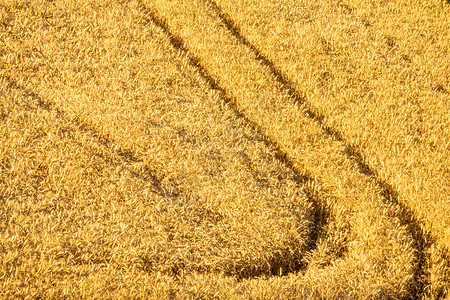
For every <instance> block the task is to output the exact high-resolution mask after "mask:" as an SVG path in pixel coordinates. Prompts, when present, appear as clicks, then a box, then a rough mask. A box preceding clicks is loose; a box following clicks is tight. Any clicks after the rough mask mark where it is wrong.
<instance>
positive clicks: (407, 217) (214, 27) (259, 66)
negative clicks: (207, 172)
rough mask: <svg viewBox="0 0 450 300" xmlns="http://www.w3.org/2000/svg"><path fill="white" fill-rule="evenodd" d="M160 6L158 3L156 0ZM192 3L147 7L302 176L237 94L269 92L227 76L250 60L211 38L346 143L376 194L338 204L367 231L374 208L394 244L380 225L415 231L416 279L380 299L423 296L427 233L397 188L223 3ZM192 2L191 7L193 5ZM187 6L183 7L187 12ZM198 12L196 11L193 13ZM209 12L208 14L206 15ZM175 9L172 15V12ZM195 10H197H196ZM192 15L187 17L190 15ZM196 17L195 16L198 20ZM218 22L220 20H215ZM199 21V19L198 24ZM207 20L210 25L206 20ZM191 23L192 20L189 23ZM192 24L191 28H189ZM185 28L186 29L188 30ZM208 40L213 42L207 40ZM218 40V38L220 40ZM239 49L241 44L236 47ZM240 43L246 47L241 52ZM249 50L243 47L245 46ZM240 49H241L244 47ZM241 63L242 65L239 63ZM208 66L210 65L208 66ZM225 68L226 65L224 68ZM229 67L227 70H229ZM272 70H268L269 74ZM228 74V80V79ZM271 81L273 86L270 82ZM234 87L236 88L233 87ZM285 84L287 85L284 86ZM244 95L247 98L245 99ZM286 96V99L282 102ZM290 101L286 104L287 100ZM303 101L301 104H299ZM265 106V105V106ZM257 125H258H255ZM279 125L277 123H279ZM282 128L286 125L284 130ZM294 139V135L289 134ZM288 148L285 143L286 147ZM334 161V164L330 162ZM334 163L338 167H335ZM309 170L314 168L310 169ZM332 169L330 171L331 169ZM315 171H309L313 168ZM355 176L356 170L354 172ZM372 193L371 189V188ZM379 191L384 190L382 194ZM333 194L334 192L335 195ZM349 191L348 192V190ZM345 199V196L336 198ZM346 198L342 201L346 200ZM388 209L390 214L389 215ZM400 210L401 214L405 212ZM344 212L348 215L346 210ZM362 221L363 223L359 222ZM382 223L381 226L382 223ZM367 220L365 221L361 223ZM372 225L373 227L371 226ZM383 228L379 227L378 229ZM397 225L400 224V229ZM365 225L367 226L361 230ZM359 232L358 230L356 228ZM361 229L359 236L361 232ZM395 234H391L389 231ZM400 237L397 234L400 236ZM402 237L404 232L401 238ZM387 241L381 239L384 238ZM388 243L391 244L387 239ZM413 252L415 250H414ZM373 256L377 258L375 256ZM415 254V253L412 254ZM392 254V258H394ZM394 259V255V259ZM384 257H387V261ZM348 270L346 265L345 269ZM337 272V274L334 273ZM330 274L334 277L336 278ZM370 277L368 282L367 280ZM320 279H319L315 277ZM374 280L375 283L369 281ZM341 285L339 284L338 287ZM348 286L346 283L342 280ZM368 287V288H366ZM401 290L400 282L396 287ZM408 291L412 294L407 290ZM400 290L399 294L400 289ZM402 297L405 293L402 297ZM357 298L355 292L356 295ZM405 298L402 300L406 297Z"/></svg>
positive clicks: (411, 235)
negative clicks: (244, 32) (330, 123)
mask: <svg viewBox="0 0 450 300" xmlns="http://www.w3.org/2000/svg"><path fill="white" fill-rule="evenodd" d="M156 2H157V1H156ZM185 2H186V3H183V5H180V4H178V6H179V7H180V8H178V7H174V6H172V4H171V3H169V4H168V3H167V2H166V4H164V5H162V4H159V3H155V4H151V3H150V4H148V3H146V4H147V6H150V8H151V9H152V11H153V17H152V19H153V20H155V23H157V24H159V25H160V26H162V27H163V28H164V31H165V32H166V33H168V34H169V35H170V36H171V40H172V43H173V45H174V46H175V47H177V48H185V49H188V50H189V52H190V53H193V55H194V58H193V59H191V61H192V62H193V63H194V64H196V65H197V66H198V67H199V68H200V69H201V72H202V73H203V74H205V73H206V75H205V77H207V78H214V79H212V80H211V79H210V82H211V85H213V86H216V87H222V88H220V89H221V90H222V91H223V93H224V95H227V96H228V95H229V96H228V97H229V98H231V99H233V100H232V102H233V103H235V107H236V109H237V111H238V113H239V114H240V115H245V118H246V120H247V122H249V123H250V124H253V126H254V127H256V128H259V131H260V132H262V133H263V134H264V135H265V136H266V138H267V140H269V141H271V143H273V144H275V145H277V147H278V148H281V149H283V148H284V149H286V148H287V149H286V150H284V149H283V150H284V152H285V153H287V156H288V157H290V160H292V161H293V165H294V168H295V169H296V170H297V171H300V170H301V171H302V173H304V170H302V169H303V168H299V166H298V164H297V165H296V162H297V161H301V160H302V158H301V157H299V156H298V155H296V154H295V151H294V153H292V150H288V149H289V147H286V146H287V145H286V144H288V142H286V141H282V140H281V141H280V140H279V138H278V137H277V136H276V135H273V133H270V128H268V127H270V125H267V126H266V124H270V123H268V122H266V123H264V125H263V124H261V120H258V117H256V116H255V112H254V110H256V108H255V106H252V105H251V104H249V103H246V102H245V101H247V100H245V97H244V96H241V95H240V94H239V91H238V90H236V89H238V88H239V87H240V88H242V87H243V88H246V89H248V90H255V89H256V90H261V89H264V88H263V87H262V86H261V85H258V84H256V85H252V84H251V83H248V84H242V85H240V83H233V82H231V83H230V82H229V81H230V77H229V76H228V75H227V74H226V72H229V70H231V69H230V68H232V67H231V66H227V65H226V64H227V63H228V64H230V65H232V66H233V63H231V62H232V61H233V60H234V59H237V60H240V61H239V62H238V63H241V65H242V64H244V58H241V57H228V58H227V57H226V56H227V55H229V53H230V52H229V50H228V52H227V53H223V54H221V53H220V50H219V51H218V49H217V46H216V45H214V42H212V41H211V39H212V38H211V37H214V38H216V37H218V36H220V37H222V38H227V39H228V40H227V41H228V44H230V45H232V46H231V48H233V47H234V49H233V50H234V51H235V52H237V51H242V52H243V53H244V54H242V56H243V57H245V60H247V61H251V60H254V61H259V63H253V64H252V66H251V67H249V68H250V69H247V70H246V69H245V68H243V69H244V71H243V72H244V73H241V74H239V75H238V76H241V77H246V78H250V81H253V82H258V80H261V79H260V78H258V76H256V78H255V79H253V80H252V79H251V78H252V76H253V75H254V73H252V72H251V71H248V70H257V71H255V72H260V73H269V74H270V76H266V77H265V79H266V80H267V81H272V82H275V83H274V86H277V87H278V90H277V92H276V93H279V95H281V96H278V97H279V98H278V99H273V100H272V101H273V102H277V104H278V103H280V106H281V105H285V103H286V102H288V101H291V102H294V103H296V104H297V105H298V106H303V107H302V108H303V112H304V113H305V115H306V117H307V118H308V119H309V120H311V121H310V122H309V124H310V126H311V127H313V126H314V127H320V129H319V132H322V133H323V135H324V136H326V137H325V139H326V140H332V143H334V144H335V145H336V144H338V145H341V147H342V146H343V148H344V151H342V153H343V155H345V158H344V157H341V158H340V159H344V160H346V161H347V162H350V165H353V166H352V167H350V169H351V170H352V171H351V172H352V173H351V174H352V176H353V179H350V180H351V181H352V183H356V184H355V186H358V184H359V185H361V183H360V182H355V181H354V180H355V178H358V180H360V181H362V182H364V183H363V186H364V185H365V186H366V187H367V186H369V187H370V186H372V189H373V190H372V191H373V193H374V194H373V195H367V197H362V194H360V193H361V192H362V191H360V192H359V193H356V194H353V195H352V196H353V197H354V198H356V199H358V200H359V201H357V202H356V203H353V205H355V204H356V205H358V206H356V207H354V206H353V207H352V206H351V205H350V206H348V204H347V203H345V200H344V202H342V201H343V200H338V201H340V203H345V204H344V207H347V208H348V209H350V211H351V210H352V209H351V208H350V207H352V208H353V209H355V210H356V211H355V215H354V216H353V217H355V218H356V219H352V222H353V223H354V222H355V221H356V223H354V224H356V227H359V230H362V231H363V227H364V222H365V221H364V220H363V219H364V218H365V217H367V216H365V215H364V214H365V213H364V211H366V210H370V211H371V213H372V215H373V217H374V218H375V219H377V220H375V223H369V224H366V225H369V227H370V226H374V230H373V231H372V233H373V234H375V236H376V235H377V234H381V235H384V234H387V236H388V240H390V239H391V238H392V239H393V240H395V237H394V236H393V235H392V233H389V232H384V233H381V232H378V230H380V229H381V228H378V229H375V228H377V226H381V227H385V225H386V226H387V225H388V224H384V222H388V223H389V222H392V225H391V226H393V227H392V230H393V231H394V232H395V231H397V230H398V231H399V233H400V232H402V231H403V230H402V229H401V227H399V225H400V224H401V225H408V226H411V224H413V225H412V227H413V229H411V227H409V231H403V234H404V237H403V238H401V239H400V240H397V242H398V243H399V245H402V246H400V248H399V249H401V248H402V247H404V248H403V250H401V251H404V253H405V255H406V257H409V258H406V261H408V260H409V264H410V265H409V268H410V271H411V272H412V274H414V275H412V277H411V278H409V279H408V280H406V281H402V279H401V278H397V279H395V280H400V282H403V283H399V284H400V286H402V285H405V286H403V287H402V288H400V286H397V287H396V288H394V289H392V288H388V291H384V292H381V294H378V293H379V292H378V293H377V292H375V293H376V294H377V295H378V296H381V295H383V294H384V293H386V292H387V293H388V294H389V295H391V296H393V297H395V296H394V295H397V296H399V295H403V296H406V295H408V294H409V295H418V294H420V292H421V287H420V286H419V282H420V279H419V278H418V277H419V276H421V274H422V269H421V265H422V264H423V258H421V257H420V256H419V262H418V264H416V262H414V261H415V259H413V258H412V257H411V255H412V253H413V252H414V251H413V250H412V249H411V248H410V250H407V249H408V247H410V243H411V242H412V241H415V244H416V245H415V247H416V248H418V250H419V252H420V253H421V250H422V249H421V248H422V247H423V244H424V240H425V238H424V235H423V233H422V232H421V231H420V227H419V226H418V225H417V221H416V220H415V219H414V217H413V215H412V214H411V213H409V214H408V211H407V210H406V208H405V207H399V203H397V200H396V194H395V192H394V190H393V189H392V188H391V187H389V186H388V185H387V184H385V183H382V182H380V181H377V180H376V179H374V178H373V177H374V175H375V174H374V171H373V170H371V169H370V168H369V166H367V165H366V164H365V163H364V162H363V160H362V159H361V155H360V154H359V153H358V152H356V151H355V150H354V148H352V147H350V146H348V145H347V144H346V143H345V140H344V139H343V138H342V135H341V134H339V133H338V132H336V131H335V130H333V129H332V128H327V127H325V126H324V125H323V122H322V120H323V117H322V116H320V115H319V114H318V113H316V112H314V110H313V109H312V108H309V107H307V106H306V107H304V106H305V101H304V100H303V99H301V98H300V97H299V96H297V95H299V93H298V92H297V91H295V90H294V89H293V88H291V86H292V85H291V84H290V82H289V81H288V80H287V79H285V77H284V76H283V75H282V74H281V73H280V72H279V71H278V70H276V69H275V67H274V66H273V63H271V62H270V61H269V60H268V59H267V58H265V57H264V56H263V55H261V54H260V53H259V52H258V51H257V50H256V48H255V47H253V46H251V45H250V44H249V43H248V42H247V41H246V40H245V38H244V37H242V36H241V35H240V34H239V29H237V28H236V26H235V25H234V24H233V23H232V21H231V20H230V19H229V18H228V17H227V16H225V15H224V14H223V13H222V12H221V11H218V7H217V5H215V4H214V3H213V2H211V1H207V2H208V3H209V5H199V4H198V3H193V2H192V1H185ZM188 2H189V3H188ZM181 7H182V8H181ZM192 7H195V8H192ZM191 8H192V9H191ZM183 9H184V11H186V10H188V9H189V10H190V11H189V12H184V11H183ZM202 10H203V11H202ZM169 11H170V14H169V13H168V12H169ZM194 11H195V12H194ZM184 14H186V15H184ZM192 16H194V17H192ZM214 18H215V19H214ZM195 19H198V20H195ZM181 20H183V21H184V22H183V25H182V26H181V25H180V21H181ZM206 20H207V21H206ZM186 21H187V22H186ZM186 23H187V24H186ZM220 25H223V28H226V32H225V30H222V28H221V27H220ZM183 26H184V28H183ZM186 28H189V29H190V30H187V29H186ZM206 37H207V38H206ZM216 42H217V40H216ZM235 45H238V46H235ZM239 45H240V46H241V48H239ZM242 46H243V47H242ZM238 48H239V49H238ZM245 48H247V49H249V51H247V53H245ZM213 49H214V50H213ZM213 57H214V59H216V61H212V59H213ZM234 65H236V64H234ZM204 66H206V67H204ZM219 66H221V67H219ZM219 68H222V70H219ZM206 69H208V70H209V72H206V71H205V70H206ZM223 69H224V70H223ZM237 70H239V68H237ZM267 70H268V71H267ZM211 71H212V73H213V74H212V75H211ZM227 76H228V77H227ZM269 77H271V78H272V79H270V78H269ZM266 83H267V82H266ZM233 84H234V85H233ZM280 86H281V87H280ZM283 94H287V95H289V97H287V98H286V97H283V96H282V95H283ZM243 97H244V98H243ZM280 98H281V99H280ZM283 100H284V101H286V102H283ZM299 102H300V103H299ZM260 106H262V105H261V104H260ZM286 111H288V109H286ZM266 112H267V113H268V114H270V112H268V111H266ZM272 120H273V121H272V123H276V122H277V118H276V116H275V117H274V118H272ZM265 121H269V122H270V120H269V118H267V119H265ZM311 123H312V124H314V125H312V124H311ZM254 124H256V125H254ZM275 125H276V124H275ZM278 127H280V126H278ZM288 136H289V135H288ZM283 144H284V145H283ZM311 146H317V145H315V144H312V145H311ZM320 152H322V153H321V154H323V153H326V152H327V150H326V149H323V150H319V152H316V153H320ZM325 159H327V160H328V163H330V165H331V166H332V167H334V168H335V167H337V165H336V161H333V160H334V158H332V157H330V156H328V157H327V156H325ZM330 159H331V161H330ZM333 165H334V166H333ZM307 169H308V168H307ZM327 169H328V170H329V168H327ZM350 169H348V167H347V169H346V171H349V170H350ZM308 171H309V170H308ZM329 171H330V172H331V174H335V175H334V176H336V173H335V172H334V171H333V170H329ZM349 172H350V171H349ZM355 173H359V175H355ZM314 175H315V177H316V176H318V177H319V178H320V179H321V181H325V182H327V181H328V180H329V178H324V177H323V176H320V175H318V174H317V175H316V174H314ZM338 181H339V180H338ZM330 186H331V187H332V186H333V184H331V185H330ZM369 189H370V188H369ZM330 190H331V191H332V188H330ZM377 191H378V192H377ZM332 192H333V191H332ZM347 192H348V191H347ZM352 193H354V191H351V192H350V195H351V194H352ZM336 195H339V192H338V193H337V194H336ZM341 199H342V198H341ZM367 199H371V201H374V202H373V203H372V204H371V205H375V206H374V207H372V208H370V206H369V207H367V206H366V205H365V203H364V202H365V200H367ZM383 210H384V213H383ZM399 210H400V211H399ZM380 211H381V212H382V213H381V216H382V217H377V215H378V213H379V212H380ZM341 213H342V211H341ZM358 220H359V221H358ZM380 221H381V222H380ZM359 222H361V223H359ZM371 224H372V225H371ZM376 224H379V225H376ZM396 224H397V225H396ZM361 226H363V227H361ZM354 229H355V226H354ZM355 231H356V232H355ZM388 231H389V230H388ZM353 234H356V235H358V230H354V231H353ZM394 235H395V234H394ZM400 235H401V234H400ZM379 237H380V238H381V236H379ZM367 238H368V237H365V236H359V237H357V238H356V240H355V242H356V241H358V240H360V242H362V243H368V245H370V246H369V247H368V248H366V249H365V250H364V251H368V252H369V253H367V254H366V255H368V257H371V255H375V256H376V255H377V253H375V252H373V251H369V249H370V247H375V248H376V247H380V246H378V245H377V244H376V243H375V244H371V243H373V241H372V242H371V241H370V240H371V239H372V238H370V239H369V240H365V239H367ZM386 241H387V240H386ZM408 251H409V252H408ZM370 253H371V254H370ZM406 253H409V254H406ZM391 255H392V256H394V257H395V255H396V254H394V253H392V254H391ZM388 256H389V255H388ZM391 258H392V257H391ZM374 259H375V261H377V259H378V258H375V257H374ZM381 259H383V258H381ZM355 265H358V262H356V263H355ZM341 266H342V265H341ZM390 271H392V272H394V273H395V270H390ZM337 272H339V270H337ZM331 274H333V272H332V273H331ZM331 274H328V275H331ZM332 276H338V275H336V274H333V275H332ZM366 279H367V278H366ZM311 280H313V281H314V279H311ZM336 280H337V281H339V279H338V278H337V277H336ZM369 281H370V279H369ZM338 284H339V283H338ZM341 284H342V282H341ZM363 285H364V284H363ZM394 286H395V283H394ZM405 288H406V290H405ZM396 289H398V290H396ZM400 290H403V293H405V292H406V294H402V292H400ZM396 293H399V294H396ZM350 294H351V292H350ZM403 296H402V297H403Z"/></svg>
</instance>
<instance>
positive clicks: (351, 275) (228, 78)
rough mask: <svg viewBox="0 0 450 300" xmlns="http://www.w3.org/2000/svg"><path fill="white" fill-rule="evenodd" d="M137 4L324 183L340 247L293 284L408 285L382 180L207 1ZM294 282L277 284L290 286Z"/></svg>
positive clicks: (399, 230)
mask: <svg viewBox="0 0 450 300" xmlns="http://www.w3.org/2000/svg"><path fill="white" fill-rule="evenodd" d="M145 4H146V5H147V6H148V7H149V9H150V11H153V13H154V15H155V16H154V19H156V20H157V23H160V24H162V26H163V27H166V31H167V32H168V33H170V34H172V35H173V37H172V40H173V41H180V42H179V43H175V44H180V43H181V42H182V43H183V45H182V46H183V47H185V48H187V49H188V50H189V51H190V52H191V53H192V54H191V55H192V61H193V62H195V61H198V62H199V64H200V66H201V68H202V69H203V70H206V71H207V72H208V73H209V77H211V78H212V79H213V80H215V82H216V84H217V85H218V86H220V87H221V88H222V89H223V90H224V91H225V92H226V94H227V96H228V97H229V98H230V99H232V101H234V103H235V105H236V108H237V109H238V110H239V112H240V113H241V114H243V115H245V116H246V118H247V119H248V120H249V121H250V122H251V123H252V124H253V126H255V127H256V128H259V130H260V131H261V132H262V133H263V134H264V135H265V136H266V137H267V138H268V139H269V140H270V141H272V142H273V143H274V144H276V145H278V147H279V148H280V149H281V150H282V151H283V152H284V153H286V155H287V156H288V157H289V159H290V160H291V161H292V163H293V166H294V167H295V169H296V170H297V171H298V172H303V173H305V174H306V173H307V174H309V175H310V176H311V177H313V178H316V179H317V181H318V182H321V183H322V184H323V185H324V187H325V189H326V190H327V191H328V193H329V198H328V202H327V204H328V205H329V206H330V207H332V212H333V216H334V218H335V219H336V220H338V221H337V223H338V224H346V223H347V222H348V224H349V225H350V227H351V229H350V232H349V233H348V234H347V235H346V236H345V239H347V243H344V244H345V245H346V247H347V252H346V253H345V254H344V255H343V257H341V258H340V259H337V260H335V261H334V262H333V264H332V266H328V267H325V268H323V266H317V265H314V263H313V262H314V258H313V259H312V263H311V266H310V267H309V268H308V271H307V273H306V274H305V276H300V277H298V280H299V283H298V285H297V286H298V287H299V290H298V291H297V292H300V291H307V290H308V289H306V288H305V286H309V287H314V288H311V289H310V290H309V291H310V292H311V293H312V294H314V293H316V292H317V293H319V294H321V295H322V296H325V297H338V295H343V294H346V295H347V296H355V297H356V296H357V295H360V296H362V295H368V294H371V295H372V296H382V295H391V296H392V297H402V296H406V295H410V293H413V294H414V293H416V291H417V290H416V282H415V280H418V279H419V278H418V277H419V275H418V272H417V270H418V269H416V268H417V266H416V263H415V257H414V249H413V246H412V241H413V240H412V236H411V235H410V233H408V231H407V230H406V229H405V228H404V227H403V226H401V225H400V223H401V221H400V219H399V217H398V215H397V209H398V208H396V206H395V205H394V204H393V203H390V201H388V200H387V199H385V198H384V197H383V195H382V187H380V186H379V185H378V184H377V183H376V182H375V181H374V180H373V179H372V178H371V177H369V176H367V175H366V174H364V172H363V171H364V170H363V171H360V170H358V163H357V162H355V161H354V160H352V159H350V158H349V157H348V156H347V154H346V153H345V145H343V143H342V141H339V140H334V139H333V137H332V136H329V134H328V133H327V132H326V131H324V130H323V129H322V127H321V126H320V125H319V124H318V123H317V121H315V120H312V119H311V118H310V117H309V116H307V115H308V114H307V113H305V111H307V110H308V109H307V108H306V107H304V106H302V105H301V104H298V103H295V101H294V99H292V97H290V96H289V95H288V94H289V93H288V91H287V90H286V89H285V88H284V87H283V86H282V84H281V83H280V82H279V80H278V79H277V78H276V77H275V76H273V72H272V70H271V69H270V67H269V66H267V65H265V64H264V63H261V62H260V59H259V58H258V57H257V55H256V54H255V52H254V51H253V49H251V47H248V45H246V44H245V43H244V42H243V41H242V40H240V39H239V38H237V37H236V34H235V33H234V32H232V31H231V30H230V28H229V26H227V24H225V23H224V22H223V20H221V18H220V16H219V15H218V13H217V11H215V10H214V7H213V6H211V5H210V3H208V2H207V1H145ZM324 244H326V242H324ZM327 247H330V248H331V247H332V246H331V245H327V246H324V248H323V249H322V248H321V246H320V245H319V246H318V250H317V251H316V252H313V254H312V256H314V255H317V261H320V255H321V254H320V253H321V250H324V251H326V248H327ZM325 264H326V263H325ZM319 265H320V263H319ZM414 277H416V278H414ZM305 282H307V284H305ZM261 284H263V285H265V284H267V282H264V283H261ZM294 286H295V285H294ZM294 286H289V285H288V284H287V285H285V286H284V288H286V289H294V290H295V287H294ZM266 287H267V286H266ZM257 289H258V288H256V290H257ZM263 290H264V289H263Z"/></svg>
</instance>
